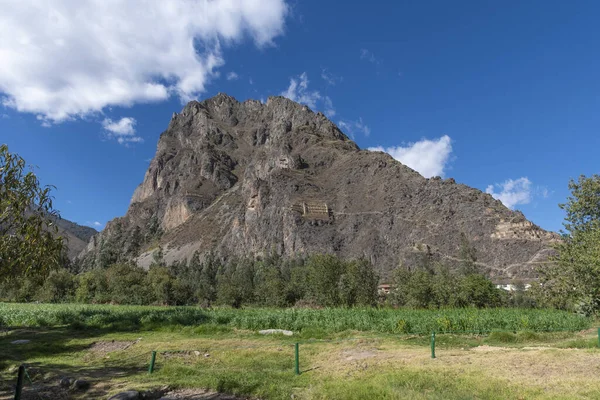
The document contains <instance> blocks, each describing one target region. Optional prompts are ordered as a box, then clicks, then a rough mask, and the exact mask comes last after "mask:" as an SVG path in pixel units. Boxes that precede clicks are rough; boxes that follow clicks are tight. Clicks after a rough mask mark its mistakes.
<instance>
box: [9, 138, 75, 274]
mask: <svg viewBox="0 0 600 400" xmlns="http://www.w3.org/2000/svg"><path fill="white" fill-rule="evenodd" d="M26 169H27V168H26V164H25V160H23V158H21V157H20V156H18V155H17V154H12V153H10V152H9V151H8V146H6V145H0V280H4V281H6V280H12V279H18V278H22V277H23V276H26V275H30V274H35V275H37V276H47V275H48V273H49V272H50V271H51V270H53V269H57V268H59V267H60V266H62V264H63V260H64V246H63V238H62V237H60V236H58V227H57V226H56V225H55V224H54V222H53V221H54V220H55V219H57V218H60V216H59V215H58V212H56V211H55V210H54V209H53V206H52V197H51V193H50V192H51V189H52V187H51V186H44V187H43V186H41V185H40V182H39V180H38V178H37V176H36V175H35V174H34V172H33V171H32V170H29V171H27V170H26Z"/></svg>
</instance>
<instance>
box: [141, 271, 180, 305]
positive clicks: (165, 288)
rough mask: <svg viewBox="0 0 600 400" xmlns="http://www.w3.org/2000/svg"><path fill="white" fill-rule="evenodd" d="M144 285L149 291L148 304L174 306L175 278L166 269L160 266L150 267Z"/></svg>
mask: <svg viewBox="0 0 600 400" xmlns="http://www.w3.org/2000/svg"><path fill="white" fill-rule="evenodd" d="M145 285H146V287H147V288H148V290H149V295H148V299H147V301H148V302H150V303H157V304H160V305H174V304H176V300H175V299H176V295H175V292H174V290H175V277H174V276H173V275H171V273H170V272H169V269H168V268H167V267H165V266H163V265H160V264H154V265H152V266H150V269H149V270H148V273H147V275H146V277H145Z"/></svg>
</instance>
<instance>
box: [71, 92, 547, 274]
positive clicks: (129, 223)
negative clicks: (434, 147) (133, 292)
mask: <svg viewBox="0 0 600 400" xmlns="http://www.w3.org/2000/svg"><path fill="white" fill-rule="evenodd" d="M462 234H464V235H466V237H467V238H468V240H469V242H470V243H471V245H472V246H473V247H475V248H476V249H477V254H478V261H477V265H479V266H480V267H481V268H482V270H483V271H485V272H486V273H488V274H489V275H490V276H492V277H496V278H498V279H502V278H509V277H513V276H517V277H530V276H532V271H533V267H534V266H536V265H538V264H539V263H540V262H544V260H545V258H546V256H547V254H548V251H549V250H548V249H549V244H550V243H551V242H552V241H554V240H557V235H555V234H553V233H549V232H546V231H544V230H542V229H540V228H539V227H537V226H535V225H533V224H532V223H531V222H529V221H527V220H526V219H525V217H524V216H523V215H522V214H521V213H520V212H515V211H511V210H509V209H507V208H506V207H504V206H503V205H502V203H500V202H499V201H497V200H495V199H493V198H492V197H491V196H490V195H488V194H486V193H483V192H481V191H480V190H477V189H473V188H470V187H468V186H465V185H462V184H457V183H456V182H455V181H454V180H453V179H440V178H432V179H426V178H424V177H422V176H421V175H420V174H419V173H417V172H415V171H413V170H412V169H410V168H408V167H407V166H405V165H403V164H401V163H400V162H398V161H396V160H394V159H393V158H392V157H390V156H389V155H388V154H385V153H381V152H372V151H366V150H361V149H359V148H358V146H357V145H356V144H355V143H354V142H352V141H351V140H350V139H349V138H348V137H347V136H346V135H345V134H344V133H343V132H341V131H340V130H339V129H338V127H337V126H336V125H335V124H333V123H332V122H331V121H329V120H328V119H327V118H326V117H325V116H324V115H323V114H321V113H314V112H312V111H311V110H310V109H309V108H308V107H306V106H303V105H300V104H297V103H295V102H293V101H290V100H288V99H285V98H283V97H270V98H269V99H268V101H267V102H266V103H264V104H263V103H261V102H259V101H254V100H249V101H245V102H238V101H237V100H235V99H234V98H232V97H230V96H227V95H225V94H219V95H217V96H215V97H213V98H210V99H207V100H205V101H202V102H196V101H192V102H190V103H189V104H187V105H186V106H185V107H184V108H183V110H182V111H181V113H179V114H174V115H173V118H172V119H171V121H170V123H169V126H168V128H167V130H166V131H165V132H163V133H162V135H161V137H160V140H159V143H158V148H157V151H156V155H155V157H154V159H153V160H152V162H151V163H150V166H149V168H148V171H147V172H146V175H145V177H144V180H143V182H142V184H141V185H140V186H139V187H138V188H137V189H136V190H135V192H134V194H133V197H132V199H131V204H130V206H129V209H128V211H127V214H126V215H125V216H124V217H122V218H117V219H115V220H113V221H111V222H109V223H108V224H107V226H106V228H105V229H104V230H103V231H102V232H101V233H99V234H97V235H95V236H94V237H93V238H92V240H91V241H90V243H89V244H88V246H87V248H86V249H85V250H84V251H83V252H82V253H81V255H80V259H81V260H82V262H83V263H84V264H86V265H93V264H94V263H98V262H99V260H102V259H105V260H106V259H107V258H108V259H110V257H119V258H134V259H135V260H137V262H138V263H139V264H141V265H143V266H147V265H149V263H150V261H151V259H152V253H153V251H155V249H157V248H158V247H159V246H160V247H161V248H162V249H163V253H164V257H165V260H166V261H167V262H171V261H174V260H182V259H186V258H189V257H190V256H191V255H192V254H193V253H194V252H195V251H199V252H200V253H206V252H209V251H212V252H214V253H215V254H217V255H218V256H220V257H222V258H229V257H233V256H261V255H265V254H267V253H270V252H276V253H278V254H280V255H283V256H289V257H291V256H295V255H298V254H306V253H313V252H327V253H336V254H338V255H340V256H342V257H366V258H368V259H369V260H371V261H372V262H373V264H374V265H375V266H376V267H377V268H378V269H379V270H380V271H381V272H382V273H383V275H384V276H385V275H386V273H387V272H388V271H390V270H391V269H393V268H394V267H396V266H398V265H399V264H400V263H404V264H414V263H415V262H417V260H418V259H419V257H420V256H421V255H422V254H423V253H427V254H429V255H430V256H431V257H433V258H436V259H439V260H444V261H446V262H450V263H453V262H457V260H458V258H459V247H460V243H461V235H462ZM107 249H109V250H107ZM105 253H107V254H108V255H106V254H105ZM103 254H104V255H103ZM103 257H104V258H103Z"/></svg>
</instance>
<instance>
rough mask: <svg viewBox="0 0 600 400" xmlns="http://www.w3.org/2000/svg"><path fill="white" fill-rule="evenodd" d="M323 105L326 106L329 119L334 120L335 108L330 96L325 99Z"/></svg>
mask: <svg viewBox="0 0 600 400" xmlns="http://www.w3.org/2000/svg"><path fill="white" fill-rule="evenodd" d="M323 104H324V105H325V115H326V116H327V117H328V118H332V117H334V116H335V108H333V102H332V101H331V99H330V98H329V96H325V97H324V98H323Z"/></svg>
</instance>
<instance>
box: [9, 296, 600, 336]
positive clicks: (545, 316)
mask: <svg viewBox="0 0 600 400" xmlns="http://www.w3.org/2000/svg"><path fill="white" fill-rule="evenodd" d="M591 322H592V321H591V319H589V318H586V317H581V316H578V315H576V314H572V313H568V312H564V311H557V310H534V309H530V310H523V309H514V308H510V309H506V308H495V309H475V308H462V309H441V310H408V309H390V308H384V309H377V308H352V309H349V308H326V309H319V310H317V309H297V308H288V309H281V308H277V309H273V308H246V309H238V310H235V309H231V308H212V309H201V308H197V307H168V308H165V307H148V306H119V307H115V306H109V305H78V304H63V305H53V304H8V303H0V326H22V327H35V326H63V325H70V326H72V327H76V328H86V327H93V328H109V329H113V330H119V329H122V330H135V329H156V328H164V329H169V328H176V327H180V326H200V325H213V326H226V327H230V328H237V329H249V330H258V329H268V328H278V329H290V330H292V331H295V332H301V333H302V334H303V336H307V335H308V336H310V335H315V336H319V335H321V334H329V333H335V332H343V331H365V332H368V331H372V332H381V333H390V334H410V333H428V332H431V331H432V330H435V331H437V332H476V333H477V332H479V333H485V332H490V331H493V330H509V331H521V330H528V331H559V330H571V331H579V330H582V329H586V328H589V326H590V325H591Z"/></svg>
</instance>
